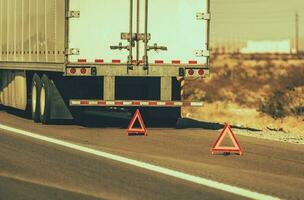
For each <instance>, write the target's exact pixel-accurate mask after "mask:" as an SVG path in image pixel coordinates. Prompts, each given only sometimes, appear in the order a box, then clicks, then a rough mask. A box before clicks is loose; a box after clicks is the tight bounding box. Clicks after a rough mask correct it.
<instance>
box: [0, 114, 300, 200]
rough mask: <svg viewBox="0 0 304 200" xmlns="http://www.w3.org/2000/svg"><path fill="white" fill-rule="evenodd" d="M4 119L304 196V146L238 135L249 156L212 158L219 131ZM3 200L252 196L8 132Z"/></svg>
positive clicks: (240, 184)
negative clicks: (132, 131)
mask: <svg viewBox="0 0 304 200" xmlns="http://www.w3.org/2000/svg"><path fill="white" fill-rule="evenodd" d="M0 119H1V121H0V124H1V125H5V126H8V127H13V128H17V129H19V130H25V131H28V132H30V133H35V134H39V135H41V136H46V137H48V138H55V139H58V140H60V141H66V142H70V143H73V144H77V145H79V146H83V147H86V148H90V149H94V150H98V151H102V152H107V153H110V154H112V155H118V156H121V157H123V158H128V159H133V160H136V161H141V162H143V163H148V164H153V165H155V166H160V167H164V168H166V169H171V170H175V171H177V172H182V173H185V174H189V175H193V176H196V177H201V178H205V179H208V180H212V181H217V182H220V183H224V184H227V185H230V186H235V187H237V188H243V189H246V190H249V191H253V192H257V193H259V194H265V195H268V196H270V197H278V198H282V199H303V196H304V190H303V185H304V156H303V155H304V154H303V153H304V147H303V145H294V144H288V143H282V142H275V141H270V140H262V139H256V138H251V137H244V136H237V137H238V139H239V142H240V144H241V146H242V147H243V149H244V153H245V154H244V156H237V155H231V156H222V155H218V156H212V155H211V153H210V147H211V145H212V144H213V142H214V141H215V140H216V138H217V136H218V133H219V131H211V130H201V129H182V130H176V129H173V128H155V127H154V128H150V129H148V131H149V136H148V137H141V136H139V137H127V136H126V134H125V130H124V129H123V128H119V127H112V128H104V127H103V126H100V127H98V126H88V127H86V126H83V125H77V124H76V125H75V124H72V125H50V126H43V125H40V124H34V123H32V122H31V120H29V119H25V118H22V117H20V116H15V115H12V114H9V113H6V112H4V111H1V112H0ZM98 123H102V122H98ZM98 123H97V124H98ZM0 199H1V200H2V199H3V200H7V199H9V200H11V199H12V200H14V199H22V200H23V199H25V200H27V199H245V198H244V197H243V196H241V195H237V194H232V193H229V192H225V191H222V190H218V189H215V188H212V187H208V186H203V185H200V184H196V183H194V182H190V181H185V180H183V179H180V178H176V177H173V176H169V175H165V174H162V173H158V172H155V171H150V170H146V169H143V168H140V167H136V166H133V165H129V164H126V163H122V162H118V161H114V160H111V159H107V158H104V157H100V156H96V155H92V154H89V153H86V152H83V151H79V150H76V149H72V148H68V147H64V146H61V145H57V144H54V143H50V142H47V141H41V140H37V139H35V138H32V137H28V136H24V135H20V134H18V133H14V132H12V131H8V130H4V129H1V130H0Z"/></svg>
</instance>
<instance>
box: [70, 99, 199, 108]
mask: <svg viewBox="0 0 304 200" xmlns="http://www.w3.org/2000/svg"><path fill="white" fill-rule="evenodd" d="M70 105H71V106H101V107H107V106H109V107H111V106H117V107H123V106H125V107H130V106H131V107H132V106H134V107H201V106H203V102H183V101H104V100H70Z"/></svg>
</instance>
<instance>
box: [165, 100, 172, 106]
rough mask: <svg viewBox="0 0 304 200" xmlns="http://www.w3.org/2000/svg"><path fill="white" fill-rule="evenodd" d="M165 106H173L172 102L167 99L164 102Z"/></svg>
mask: <svg viewBox="0 0 304 200" xmlns="http://www.w3.org/2000/svg"><path fill="white" fill-rule="evenodd" d="M166 106H174V102H172V101H168V102H166Z"/></svg>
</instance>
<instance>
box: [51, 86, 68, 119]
mask: <svg viewBox="0 0 304 200" xmlns="http://www.w3.org/2000/svg"><path fill="white" fill-rule="evenodd" d="M50 87H51V91H52V95H51V105H50V109H51V113H50V115H51V116H50V119H52V120H58V119H65V120H72V119H73V116H72V113H71V111H70V109H69V106H68V104H67V103H66V102H65V101H64V98H63V97H62V95H61V94H60V92H59V90H58V89H57V87H56V85H55V84H54V81H51V85H50Z"/></svg>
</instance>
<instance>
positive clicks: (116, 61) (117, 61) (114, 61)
mask: <svg viewBox="0 0 304 200" xmlns="http://www.w3.org/2000/svg"><path fill="white" fill-rule="evenodd" d="M120 62H121V61H120V60H112V63H120Z"/></svg>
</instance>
